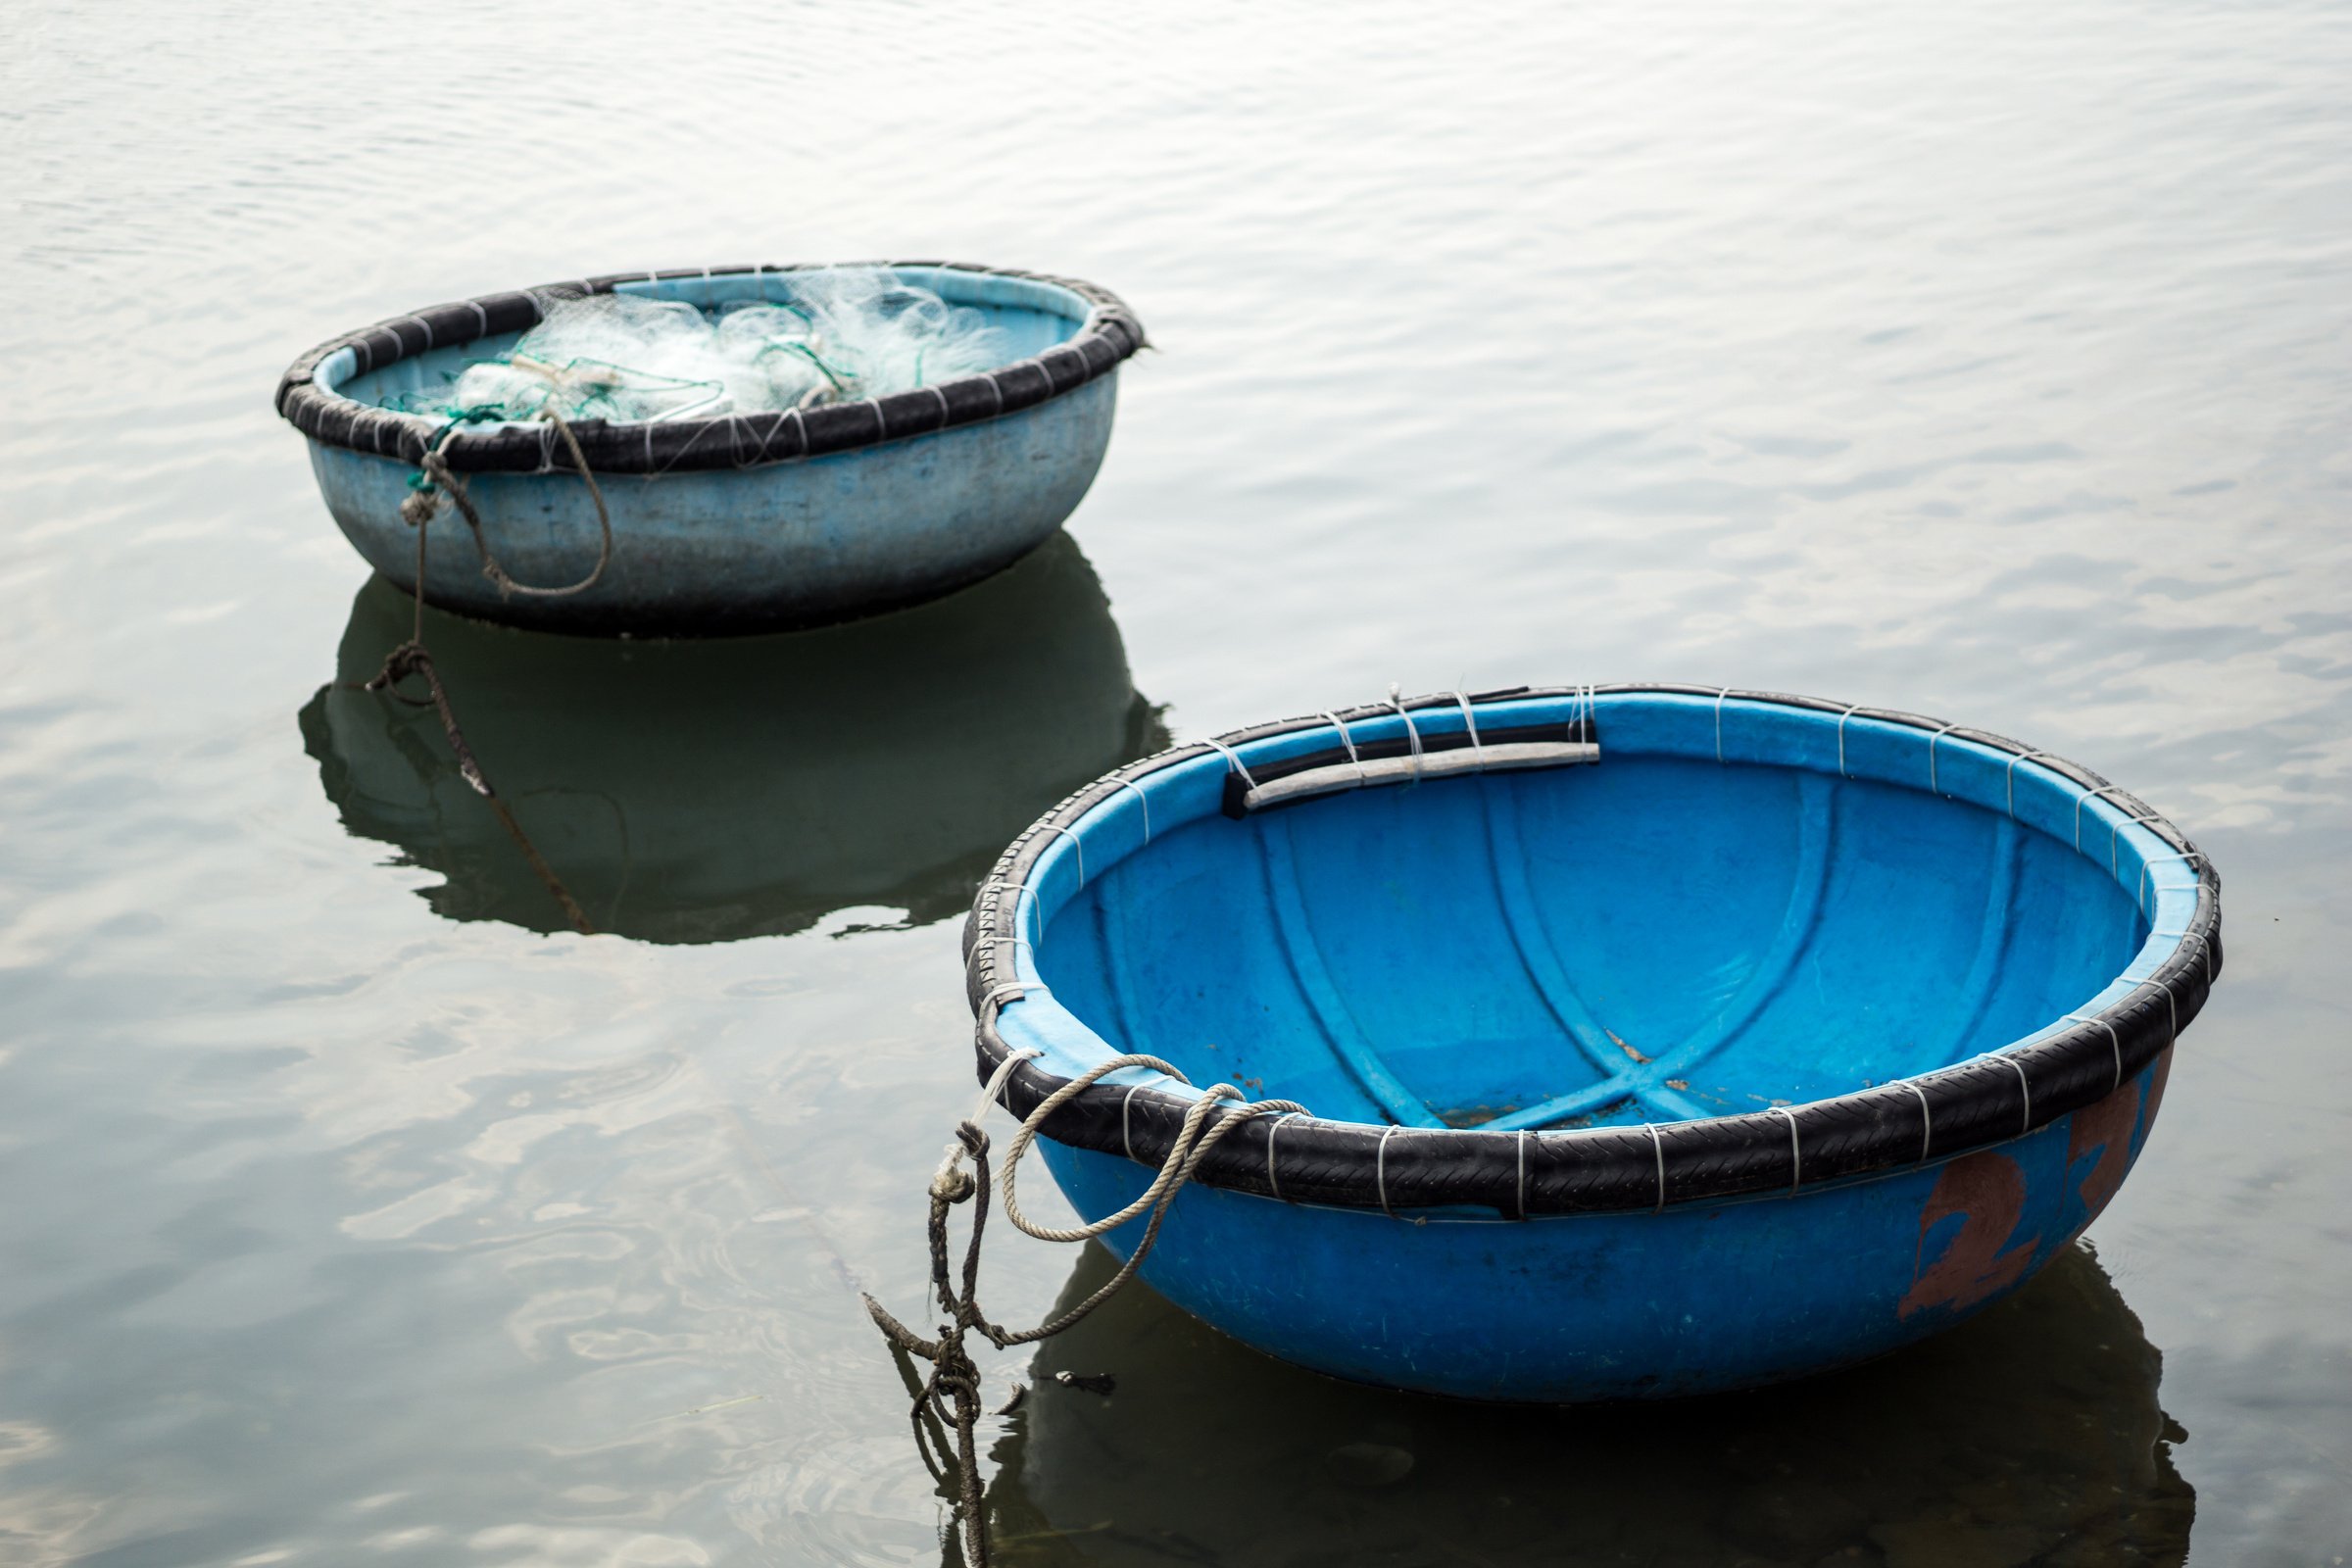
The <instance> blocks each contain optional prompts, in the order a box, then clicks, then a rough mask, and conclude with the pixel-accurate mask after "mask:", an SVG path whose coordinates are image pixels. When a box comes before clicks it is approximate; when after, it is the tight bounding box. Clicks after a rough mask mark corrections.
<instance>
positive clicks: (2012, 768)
mask: <svg viewBox="0 0 2352 1568" xmlns="http://www.w3.org/2000/svg"><path fill="white" fill-rule="evenodd" d="M2049 760H2051V758H2050V754H2049V753H2047V752H2012V753H2011V754H2010V756H2009V768H2008V773H2009V820H2010V821H2012V822H2014V821H2016V820H2017V764H2018V763H2020V762H2035V761H2041V762H2046V761H2049Z"/></svg>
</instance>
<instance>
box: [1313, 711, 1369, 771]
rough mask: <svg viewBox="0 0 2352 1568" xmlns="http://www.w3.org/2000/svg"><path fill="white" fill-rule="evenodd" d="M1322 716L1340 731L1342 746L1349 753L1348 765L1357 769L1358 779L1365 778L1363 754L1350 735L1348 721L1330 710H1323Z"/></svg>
mask: <svg viewBox="0 0 2352 1568" xmlns="http://www.w3.org/2000/svg"><path fill="white" fill-rule="evenodd" d="M1321 716H1322V717H1324V718H1326V719H1329V720H1330V721H1331V727H1332V728H1333V729H1335V730H1337V731H1339V734H1340V744H1341V745H1342V746H1343V747H1346V748H1347V751H1348V766H1349V767H1352V768H1354V769H1355V776H1356V777H1357V778H1362V777H1363V776H1364V759H1363V754H1362V753H1360V752H1358V751H1357V750H1356V749H1355V737H1354V736H1352V735H1350V734H1348V723H1347V720H1345V719H1343V718H1341V717H1340V715H1339V714H1337V713H1335V712H1333V711H1331V710H1330V709H1328V708H1326V709H1325V710H1323V712H1322V715H1321Z"/></svg>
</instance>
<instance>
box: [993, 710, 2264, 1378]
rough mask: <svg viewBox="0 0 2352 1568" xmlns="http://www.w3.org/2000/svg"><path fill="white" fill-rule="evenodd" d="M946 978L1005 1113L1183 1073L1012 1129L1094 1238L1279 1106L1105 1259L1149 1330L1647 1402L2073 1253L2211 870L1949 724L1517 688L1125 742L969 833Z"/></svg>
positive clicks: (2172, 839)
mask: <svg viewBox="0 0 2352 1568" xmlns="http://www.w3.org/2000/svg"><path fill="white" fill-rule="evenodd" d="M966 961H967V974H966V981H967V986H968V990H969V995H970V999H971V1002H972V1005H973V1007H974V1011H975V1014H976V1017H977V1020H978V1030H977V1041H978V1055H979V1060H978V1069H979V1072H980V1075H981V1077H982V1078H983V1079H984V1080H986V1079H989V1078H991V1077H993V1076H994V1075H995V1074H996V1073H997V1072H998V1070H999V1068H1000V1067H1002V1066H1004V1065H1005V1062H1006V1060H1007V1057H1008V1056H1012V1057H1018V1058H1020V1059H1018V1060H1017V1061H1016V1062H1015V1063H1014V1064H1013V1065H1012V1066H1011V1068H1010V1069H1009V1076H1008V1077H1007V1078H1006V1079H1005V1088H1004V1094H1003V1098H1004V1103H1005V1105H1006V1107H1007V1108H1008V1109H1010V1110H1011V1111H1013V1112H1014V1113H1015V1114H1017V1115H1022V1116H1027V1115H1029V1114H1030V1113H1031V1112H1032V1111H1034V1110H1035V1109H1036V1108H1037V1107H1038V1106H1039V1105H1040V1104H1041V1103H1043V1102H1044V1100H1045V1099H1046V1098H1047V1097H1048V1096H1049V1095H1051V1094H1053V1093H1054V1092H1055V1091H1056V1090H1059V1089H1062V1088H1063V1087H1065V1086H1067V1085H1069V1084H1070V1083H1071V1081H1072V1080H1073V1079H1076V1078H1079V1077H1081V1076H1082V1075H1084V1074H1085V1073H1087V1072H1088V1071H1090V1070H1091V1069H1094V1068H1098V1067H1100V1066H1101V1065H1102V1064H1103V1063H1104V1062H1106V1061H1108V1060H1110V1059H1111V1058H1113V1057H1114V1056H1118V1055H1122V1054H1149V1055H1151V1056H1153V1057H1156V1058H1158V1059H1160V1060H1161V1061H1164V1062H1165V1063H1166V1064H1167V1065H1168V1066H1169V1067H1170V1068H1172V1069H1174V1073H1173V1074H1171V1073H1164V1072H1160V1071H1157V1070H1154V1069H1149V1068H1142V1067H1127V1068H1122V1069H1120V1070H1118V1071H1117V1072H1115V1073H1112V1074H1110V1075H1109V1076H1107V1077H1104V1078H1103V1079H1102V1080H1101V1081H1099V1082H1096V1083H1094V1084H1092V1085H1091V1086H1089V1087H1087V1088H1085V1089H1083V1090H1081V1091H1079V1092H1078V1093H1077V1094H1076V1095H1075V1097H1074V1098H1072V1099H1070V1100H1068V1101H1067V1103H1063V1104H1062V1105H1061V1106H1060V1107H1059V1108H1058V1109H1057V1110H1055V1111H1054V1112H1053V1113H1052V1114H1051V1115H1050V1116H1049V1118H1048V1119H1047V1120H1046V1121H1045V1122H1044V1127H1043V1130H1044V1134H1045V1138H1044V1141H1043V1144H1042V1148H1043V1152H1044V1154H1045V1158H1046V1161H1047V1164H1048V1167H1049V1168H1050V1169H1051V1171H1052V1172H1053V1174H1054V1179H1055V1181H1056V1182H1057V1183H1058V1184H1059V1186H1060V1188H1061V1190H1062V1192H1063V1193H1064V1195H1065V1196H1066V1197H1067V1198H1068V1199H1069V1201H1070V1202H1071V1203H1072V1204H1073V1206H1075V1207H1076V1208H1077V1210H1078V1211H1079V1213H1080V1214H1081V1215H1082V1216H1083V1217H1085V1218H1086V1219H1088V1220H1089V1221H1092V1220H1095V1219H1098V1218H1101V1217H1103V1216H1105V1215H1107V1214H1110V1213H1112V1212H1115V1211H1116V1210H1118V1209H1120V1208H1122V1207H1124V1206H1125V1205H1127V1204H1128V1203H1130V1202H1131V1201H1133V1200H1135V1199H1136V1198H1137V1196H1138V1195H1139V1194H1141V1193H1142V1192H1143V1191H1144V1190H1145V1188H1146V1187H1147V1185H1148V1184H1149V1183H1150V1182H1151V1181H1152V1177H1153V1174H1154V1172H1155V1171H1156V1170H1157V1169H1158V1167H1159V1166H1160V1165H1161V1163H1162V1162H1163V1161H1164V1160H1165V1159H1166V1157H1167V1155H1168V1153H1169V1152H1170V1150H1171V1148H1172V1147H1174V1146H1175V1145H1176V1142H1177V1140H1178V1139H1179V1138H1180V1137H1181V1136H1182V1133H1181V1131H1180V1129H1181V1127H1182V1124H1183V1122H1184V1120H1185V1117H1186V1115H1187V1113H1188V1112H1189V1111H1191V1110H1192V1109H1193V1108H1194V1105H1195V1103H1197V1102H1198V1101H1199V1100H1200V1098H1201V1094H1202V1088H1201V1087H1199V1086H1206V1085H1209V1084H1211V1083H1212V1082H1222V1083H1227V1084H1231V1085H1235V1086H1238V1087H1239V1089H1240V1090H1241V1091H1242V1093H1243V1094H1244V1095H1245V1096H1246V1097H1247V1098H1248V1099H1250V1100H1252V1101H1259V1100H1284V1101H1290V1102H1295V1103H1299V1104H1301V1105H1303V1106H1305V1107H1307V1109H1306V1110H1305V1111H1303V1112H1291V1113H1285V1114H1267V1115H1259V1116H1254V1117H1251V1118H1250V1120H1248V1121H1247V1122H1245V1123H1244V1124H1242V1125H1239V1126H1236V1127H1234V1128H1232V1129H1230V1133H1229V1136H1225V1137H1223V1138H1222V1139H1221V1140H1219V1141H1217V1142H1216V1143H1215V1144H1214V1146H1213V1148H1210V1149H1208V1150H1207V1151H1206V1152H1205V1153H1204V1154H1202V1155H1201V1159H1200V1162H1199V1164H1198V1166H1197V1168H1196V1169H1195V1170H1194V1173H1193V1176H1192V1181H1191V1185H1189V1186H1187V1187H1185V1188H1184V1189H1183V1190H1182V1191H1181V1193H1180V1195H1179V1196H1178V1198H1177V1199H1176V1201H1175V1203H1174V1206H1173V1208H1172V1209H1171V1210H1170V1212H1169V1216H1168V1218H1167V1221H1166V1223H1165V1225H1164V1227H1163V1229H1162V1230H1161V1232H1160V1234H1159V1236H1158V1239H1157V1245H1156V1248H1155V1249H1154V1250H1152V1252H1151V1253H1150V1255H1149V1256H1148V1258H1147V1260H1146V1261H1145V1263H1144V1265H1143V1273H1144V1276H1145V1278H1146V1279H1148V1280H1149V1281H1150V1282H1151V1283H1152V1285H1153V1286H1154V1287H1156V1288H1157V1289H1158V1290H1159V1291H1160V1292H1161V1293H1162V1294H1163V1295H1165V1296H1166V1297H1168V1298H1169V1299H1171V1300H1173V1301H1175V1302H1176V1303H1177V1304H1178V1305H1180V1306H1182V1307H1184V1308H1186V1309H1187V1310H1189V1311H1191V1312H1193V1313H1194V1314H1196V1315H1197V1316H1199V1317H1201V1318H1202V1319H1203V1320H1205V1321H1206V1322H1208V1323H1209V1324H1211V1325H1213V1326H1215V1327H1217V1328H1219V1329H1222V1330H1224V1331H1225V1332H1226V1333H1228V1334H1231V1335H1232V1336H1234V1337H1235V1338H1237V1339H1240V1340H1242V1341H1244V1342H1245V1343H1247V1344H1250V1345H1252V1346H1255V1347H1257V1348H1260V1349H1263V1350H1266V1351H1268V1352H1270V1353H1272V1354H1274V1355H1277V1356H1280V1357H1282V1358H1284V1359H1286V1360H1289V1361H1293V1362H1296V1363H1299V1364H1300V1365H1303V1366H1307V1367H1311V1368H1315V1369H1317V1370H1320V1371H1323V1372H1327V1373H1331V1374H1333V1375H1336V1376H1339V1377H1344V1378H1348V1379H1353V1380H1356V1381H1360V1382H1365V1383H1372V1384H1379V1385H1384V1386H1388V1387H1394V1388H1404V1389H1415V1390H1423V1391H1428V1392H1433V1393H1442V1394H1449V1395H1457V1396H1465V1397H1477V1398H1488V1399H1512V1400H1535V1401H1569V1400H1581V1399H1600V1398H1628V1397H1664V1396H1673V1395H1685V1394H1696V1393H1704V1392H1709V1391H1716V1390H1726V1389H1733V1388H1741V1387H1747V1386H1752V1385H1758V1384H1765V1383H1771V1382H1776V1381H1780V1380H1784V1379H1788V1378H1791V1377H1797V1376H1801V1375H1804V1374H1806V1373H1810V1372H1814V1371H1818V1370H1821V1369H1824V1368H1827V1367H1831V1366H1835V1365H1838V1364H1841V1363H1845V1362H1850V1361H1856V1360H1860V1359H1863V1358H1865V1357H1869V1356H1873V1355H1876V1354H1879V1353H1882V1352H1884V1351H1887V1350H1889V1349H1891V1348H1895V1347H1897V1346H1900V1345H1902V1344H1905V1343H1907V1342H1910V1341H1913V1340H1917V1339H1920V1338H1922V1337H1924V1336H1926V1335H1928V1334H1931V1333H1933V1332H1935V1331H1936V1330H1937V1329H1939V1328H1942V1327H1944V1326H1947V1325H1949V1324H1951V1323H1954V1322H1957V1321H1959V1320H1960V1319H1962V1318H1964V1317H1967V1316H1968V1315H1970V1314H1971V1313H1973V1312H1974V1311H1976V1310H1978V1309H1979V1308H1982V1307H1984V1306H1985V1305H1987V1304H1989V1303H1990V1302H1992V1301H1994V1300H1997V1299H2000V1298H2002V1297H2004V1296H2006V1295H2008V1294H2009V1293H2011V1292H2012V1291H2014V1290H2016V1289H2017V1288H2018V1287H2019V1286H2020V1285H2022V1284H2023V1283H2024V1282H2025V1281H2026V1280H2028V1279H2029V1278H2031V1277H2032V1276H2033V1275H2034V1272H2035V1271H2036V1270H2037V1269H2038V1268H2040V1267H2041V1266H2042V1264H2044V1263H2045V1262H2046V1261H2048V1260H2049V1259H2050V1258H2051V1257H2052V1256H2053V1255H2055V1254H2056V1253H2057V1252H2058V1251H2059V1250H2061V1249H2063V1248H2064V1247H2066V1246H2067V1245H2068V1244H2069V1243H2070V1242H2071V1241H2072V1240H2073V1239H2074V1238H2075V1237H2076V1236H2078V1235H2079V1234H2080V1233H2081V1232H2082V1229H2083V1228H2084V1227H2085V1226H2087V1225H2088V1224H2089V1223H2090V1221H2091V1220H2092V1219H2093V1218H2094V1217H2095V1216H2096V1215H2097V1214H2098V1212H2099V1211H2100V1209H2101V1208H2102V1207H2104V1206H2105V1204H2106V1203H2107V1201H2108V1200H2109V1199H2110V1198H2112V1197H2113V1196H2114V1194H2115V1192H2116V1189H2117V1188H2118V1186H2119V1185H2120V1184H2121V1183H2122V1181H2123V1179H2124V1177H2125V1174H2126V1173H2127V1172H2128V1171H2129V1170H2130V1168H2131V1163H2132V1161H2133V1159H2134V1158H2136V1156H2137V1154H2138V1152H2139V1151H2140V1148H2141V1147H2142V1144H2143V1143H2144V1140H2145V1138H2146V1136H2147V1132H2148V1128H2149V1125H2150V1123H2151V1122H2152V1121H2153V1119H2154V1117H2155V1113H2156V1109H2157V1105H2158V1103H2159V1101H2160V1099H2161V1097H2162V1093H2163V1086H2164V1080H2165V1074H2166V1070H2167V1068H2168V1067H2169V1065H2170V1061H2171V1051H2172V1047H2173V1044H2174V1042H2175V1041H2176V1040H2177V1038H2178V1037H2179V1034H2180V1030H2181V1029H2183V1028H2185V1027H2186V1026H2187V1025H2188V1023H2189V1022H2190V1020H2192V1019H2193V1018H2194V1017H2195V1016H2196V1014H2197V1012H2198V1010H2199V1009H2200V1008H2201V1007H2202V1006H2203V1005H2204V1002H2205V998H2206V996H2207V994H2208V991H2209V989H2210V987H2211V985H2212V983H2213V981H2214V978H2215V977H2216V976H2217V975H2218V974H2219V972H2220V968H2221V961H2222V952H2221V944H2220V884H2219V882H2218V880H2217V878H2216V876H2215V874H2214V872H2213V870H2212V868H2211V867H2210V866H2209V865H2208V864H2207V863H2206V861H2205V859H2204V858H2203V857H2202V856H2201V855H2200V854H2199V853H2198V852H2197V851H2196V850H2195V848H2194V847H2193V846H2191V845H2190V844H2189V842H2188V841H2187V840H2186V839H2185V838H2183V837H2182V836H2181V835H2180V833H2179V832H2178V831H2177V830H2176V829H2174V828H2173V827H2172V826H2170V825H2169V824H2168V823H2166V822H2165V821H2164V820H2163V819H2162V818H2160V817H2159V816H2157V815H2156V814H2155V813H2154V812H2152V811H2150V810H2149V809H2147V808H2146V807H2145V806H2143V805H2142V804H2141V803H2139V802H2138V801H2136V800H2134V799H2133V798H2132V797H2131V796H2130V795H2128V794H2125V793H2124V792H2122V791H2121V790H2119V789H2117V788H2115V787H2114V786H2112V785H2110V784H2107V783H2106V782H2105V781H2104V780H2102V779H2100V778H2099V777H2098V776H2097V775H2095V774H2093V773H2090V772H2087V771H2085V770H2083V769H2082V768H2080V767H2077V766H2075V765H2073V764H2071V763H2068V762H2064V761H2061V760H2058V759H2056V758H2053V757H2050V756H2047V755H2046V754H2043V753H2040V752H2035V751H2032V750H2030V749H2028V748H2026V747H2024V746H2021V745H2019V744H2017V743H2016V742H2013V741H2008V740H2004V739H2002V738H2000V737H1998V736H1994V735H1990V734H1987V733H1985V732H1982V731H1978V730H1972V729H1964V728H1961V727H1959V726H1956V725H1951V724H1943V723H1939V722H1937V721H1935V720H1931V719H1924V718H1920V717H1916V716H1914V715H1909V714H1904V713H1896V712H1888V711H1879V710H1872V709H1864V708H1858V707H1849V706H1847V705H1844V704H1837V703H1824V702H1819V701H1815V700H1812V699H1806V698H1798V697H1787V696H1776V695H1769V694H1761V693H1750V692H1738V691H1719V690H1715V689H1711V688H1708V689H1701V688H1695V687H1678V686H1615V687H1600V688H1597V689H1595V688H1582V689H1556V690H1533V689H1519V690H1514V691H1506V692H1491V693H1485V694H1480V695H1477V696H1466V695H1463V694H1459V693H1456V694H1451V695H1446V696H1440V697H1429V698H1421V699H1417V700H1403V701H1398V700H1394V699H1392V701H1391V702H1389V703H1388V704H1386V705H1380V706H1374V707H1368V708H1360V709H1355V710H1350V711H1343V712H1336V713H1324V714H1318V715H1315V716H1313V717H1309V718H1301V719H1294V720H1289V721H1285V722H1281V723H1274V724H1267V725H1263V726H1259V727H1257V728H1253V729H1248V730H1242V731H1238V732H1236V733H1233V734H1230V735H1227V736H1225V737H1222V738H1221V739H1219V740H1216V741H1211V742H1207V743H1203V744H1198V745H1193V746H1188V747H1183V748H1179V749H1177V750H1175V751H1172V752H1167V753H1163V754H1161V755H1160V756H1157V757H1154V758H1151V759H1147V760H1142V761H1139V762H1135V763H1132V764H1129V765H1128V766H1126V767H1123V768H1121V769H1119V770H1117V771H1115V772H1113V773H1111V774H1109V775H1107V776H1106V777H1104V778H1103V779H1102V780H1100V781H1098V782H1097V783H1095V784H1093V785H1090V786H1088V787H1087V788H1085V789H1083V790H1080V791H1079V792H1078V793H1077V794H1075V795H1073V796H1072V797H1070V798H1069V799H1068V800H1067V801H1065V802H1064V803H1063V804H1062V805H1061V806H1060V807H1059V808H1057V809H1055V810H1054V811H1053V812H1051V813H1049V814H1048V815H1047V816H1046V817H1045V818H1044V819H1043V820H1042V821H1040V822H1039V823H1038V824H1037V825H1036V826H1035V827H1033V828H1032V829H1031V830H1030V831H1029V832H1028V833H1026V834H1025V835H1023V836H1022V837H1021V838H1020V839H1019V840H1017V841H1016V842H1015V843H1014V844H1013V846H1012V847H1011V848H1010V849H1009V850H1008V851H1007V852H1006V853H1005V857H1004V858H1003V859H1002V860H1001V861H1000V862H999V863H998V866H997V869H996V872H995V875H994V876H993V878H992V879H991V881H990V882H989V883H987V884H986V885H985V886H984V887H983V888H982V890H981V893H980V897H979V899H978V901H977V903H976V905H975V906H974V909H973V913H972V916H971V920H970V923H969V925H968V928H967V931H966ZM1213 1114H1223V1113H1222V1112H1217V1113H1213ZM1140 1229H1141V1227H1140V1226H1127V1227H1124V1228H1122V1229H1119V1230H1114V1231H1112V1232H1110V1233H1109V1235H1108V1236H1107V1237H1106V1238H1105V1240H1106V1242H1107V1243H1108V1244H1109V1245H1110V1246H1111V1247H1112V1249H1113V1250H1117V1251H1121V1253H1122V1255H1125V1250H1129V1249H1132V1248H1133V1247H1134V1246H1135V1245H1136V1242H1137V1240H1138V1236H1137V1234H1136V1233H1137V1232H1138V1231H1139V1230H1140Z"/></svg>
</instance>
